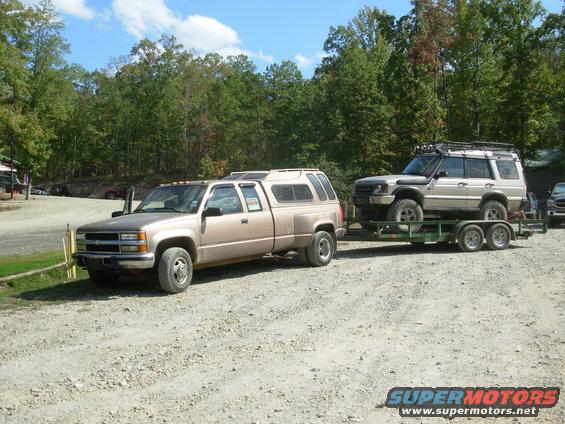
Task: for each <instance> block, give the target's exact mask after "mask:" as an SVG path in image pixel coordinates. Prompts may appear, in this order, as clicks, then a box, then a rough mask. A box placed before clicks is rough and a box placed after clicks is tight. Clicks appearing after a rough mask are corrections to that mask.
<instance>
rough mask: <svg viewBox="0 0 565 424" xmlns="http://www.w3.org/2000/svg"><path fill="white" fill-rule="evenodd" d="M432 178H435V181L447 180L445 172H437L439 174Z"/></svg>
mask: <svg viewBox="0 0 565 424" xmlns="http://www.w3.org/2000/svg"><path fill="white" fill-rule="evenodd" d="M434 178H435V179H436V180H437V179H438V178H447V171H439V172H438V173H437V174H436V175H435V177H434Z"/></svg>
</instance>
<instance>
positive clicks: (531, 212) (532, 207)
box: [522, 191, 541, 219]
mask: <svg viewBox="0 0 565 424" xmlns="http://www.w3.org/2000/svg"><path fill="white" fill-rule="evenodd" d="M526 197H527V199H528V201H527V203H526V206H524V208H523V209H522V212H524V215H525V216H526V217H527V218H530V219H536V218H537V217H538V216H539V215H540V213H541V210H540V204H539V200H538V198H537V196H536V195H535V194H534V193H532V192H531V191H529V192H528V194H527V195H526Z"/></svg>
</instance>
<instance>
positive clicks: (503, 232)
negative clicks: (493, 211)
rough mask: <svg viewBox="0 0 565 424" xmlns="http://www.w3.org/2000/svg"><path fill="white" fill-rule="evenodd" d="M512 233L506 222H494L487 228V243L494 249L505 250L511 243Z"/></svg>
mask: <svg viewBox="0 0 565 424" xmlns="http://www.w3.org/2000/svg"><path fill="white" fill-rule="evenodd" d="M511 239H512V233H511V232H510V229H509V228H508V226H506V225H505V224H494V225H491V227H490V228H489V229H488V230H487V245H488V247H490V248H491V249H492V250H504V249H506V248H507V247H508V245H510V240H511Z"/></svg>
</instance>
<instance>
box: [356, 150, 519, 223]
mask: <svg viewBox="0 0 565 424" xmlns="http://www.w3.org/2000/svg"><path fill="white" fill-rule="evenodd" d="M415 151H416V156H415V157H414V159H413V160H412V161H411V162H410V163H409V164H408V166H407V167H406V168H405V169H404V171H403V172H402V174H401V175H384V176H377V177H368V178H363V179H360V180H357V181H355V187H354V193H353V195H352V198H351V200H352V203H353V204H354V205H355V206H357V207H358V208H359V210H360V213H361V218H362V219H365V220H380V221H382V220H387V221H422V220H423V219H424V212H426V214H430V215H439V216H441V217H460V216H463V215H469V214H472V215H475V217H477V218H479V219H489V220H491V219H504V220H505V219H507V217H508V212H514V211H518V210H520V209H521V207H522V206H523V205H524V204H525V203H526V202H527V198H526V181H525V178H524V173H523V169H522V164H521V163H520V158H519V156H518V153H517V151H516V150H515V149H514V147H513V146H512V145H511V144H503V143H478V142H476V143H441V144H428V145H422V146H418V147H417V148H416V149H415ZM406 227H407V226H406V225H404V226H402V225H399V226H398V229H400V230H401V231H406V230H407V228H406Z"/></svg>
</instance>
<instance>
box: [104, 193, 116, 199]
mask: <svg viewBox="0 0 565 424" xmlns="http://www.w3.org/2000/svg"><path fill="white" fill-rule="evenodd" d="M115 198H116V193H106V199H109V200H114V199H115Z"/></svg>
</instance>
